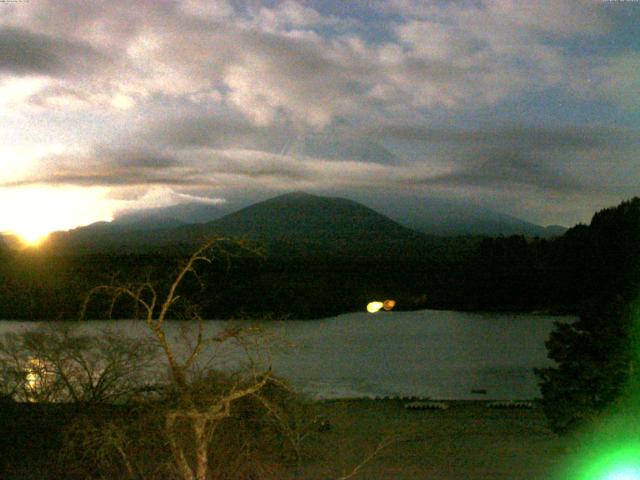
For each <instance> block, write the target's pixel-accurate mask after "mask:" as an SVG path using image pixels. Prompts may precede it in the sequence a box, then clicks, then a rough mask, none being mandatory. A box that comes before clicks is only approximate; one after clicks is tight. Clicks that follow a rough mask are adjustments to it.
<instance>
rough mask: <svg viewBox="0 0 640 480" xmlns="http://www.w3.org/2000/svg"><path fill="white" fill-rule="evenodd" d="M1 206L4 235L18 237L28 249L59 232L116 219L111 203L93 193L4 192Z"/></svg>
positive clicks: (62, 190) (0, 226)
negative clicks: (51, 234)
mask: <svg viewBox="0 0 640 480" xmlns="http://www.w3.org/2000/svg"><path fill="white" fill-rule="evenodd" d="M0 202H1V204H2V205H3V210H2V211H1V212H0V231H2V232H5V233H8V234H11V235H15V236H16V237H18V239H19V240H20V241H21V242H22V243H23V244H24V245H25V246H37V245H39V244H40V243H42V242H43V241H44V240H45V239H46V238H47V237H48V236H49V234H50V233H52V232H55V231H60V230H69V229H71V228H75V227H78V226H81V225H87V224H89V223H93V222H96V221H100V220H111V219H112V212H111V209H110V208H109V205H108V203H107V202H104V201H103V200H102V199H101V195H100V194H99V193H97V192H96V191H93V190H92V189H80V188H64V187H61V188H50V187H41V188H38V187H29V188H16V189H4V190H0Z"/></svg>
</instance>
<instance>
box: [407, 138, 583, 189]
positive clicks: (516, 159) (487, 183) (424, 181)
mask: <svg viewBox="0 0 640 480" xmlns="http://www.w3.org/2000/svg"><path fill="white" fill-rule="evenodd" d="M408 183H410V184H413V185H425V186H428V185H434V186H436V185H437V186H445V187H483V188H494V189H495V188H501V189H502V188H509V187H514V186H518V185H520V186H523V185H524V186H530V187H534V188H536V189H538V190H543V191H545V190H547V191H555V192H563V193H574V192H581V191H586V190H592V189H594V188H596V187H594V186H587V185H584V184H583V183H582V182H580V181H578V180H577V179H576V178H574V177H573V175H572V174H571V173H570V172H568V171H566V170H562V169H560V168H557V167H553V166H550V165H549V161H548V159H542V158H540V157H536V156H535V155H532V154H529V153H525V152H523V151H522V150H513V149H507V148H489V149H482V150H479V151H477V152H475V153H474V154H473V155H468V156H467V157H466V158H465V159H464V160H461V161H460V162H459V163H458V167H457V168H456V169H454V171H452V172H450V173H446V174H441V175H436V176H432V177H427V178H421V179H415V180H411V181H409V182H408Z"/></svg>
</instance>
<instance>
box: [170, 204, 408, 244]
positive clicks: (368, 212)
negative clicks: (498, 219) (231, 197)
mask: <svg viewBox="0 0 640 480" xmlns="http://www.w3.org/2000/svg"><path fill="white" fill-rule="evenodd" d="M182 230H184V231H187V230H193V231H202V232H203V233H207V232H216V233H220V234H225V235H230V236H237V237H247V238H251V239H256V240H263V241H275V240H282V239H289V240H290V239H298V240H312V241H322V242H327V241H330V242H335V241H357V242H363V241H380V240H394V239H406V238H415V237H416V236H418V234H417V233H416V232H414V231H412V230H410V229H409V228H406V227H403V226H402V225H400V224H399V223H397V222H394V221H393V220H391V219H389V218H388V217H386V216H384V215H382V214H380V213H378V212H376V211H375V210H372V209H370V208H369V207H366V206H364V205H362V204H360V203H358V202H355V201H353V200H348V199H345V198H335V197H324V196H318V195H311V194H308V193H302V192H294V193H288V194H284V195H280V196H278V197H274V198H271V199H269V200H265V201H263V202H259V203H256V204H254V205H251V206H249V207H246V208H243V209H241V210H238V211H237V212H234V213H231V214H229V215H226V216H225V217H223V218H221V219H219V220H215V221H213V222H208V223H204V224H201V225H198V226H195V228H194V227H184V228H183V229H182Z"/></svg>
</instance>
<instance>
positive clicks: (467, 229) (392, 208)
mask: <svg viewBox="0 0 640 480" xmlns="http://www.w3.org/2000/svg"><path fill="white" fill-rule="evenodd" d="M362 201H365V200H364V199H362ZM366 204H367V205H369V206H370V207H372V208H374V209H375V210H376V211H378V212H380V213H383V214H384V215H387V216H389V217H390V218H392V219H394V220H395V221H397V222H399V223H401V224H402V225H404V226H406V227H409V228H411V229H413V230H417V231H419V232H423V233H428V234H431V235H440V236H456V235H485V236H498V235H504V236H509V235H524V236H528V237H540V238H549V237H554V236H558V235H562V234H563V233H564V232H565V231H566V230H567V229H566V228H565V227H562V226H557V225H553V226H549V227H543V226H541V225H537V224H535V223H532V222H527V221H526V220H522V219H520V218H516V217H513V216H511V215H507V214H505V213H501V212H497V211H494V210H490V209H488V208H485V207H481V206H477V205H473V204H471V203H465V202H457V201H451V200H443V199H440V198H436V197H417V196H406V197H400V198H386V197H380V198H376V197H372V198H370V199H367V200H366Z"/></svg>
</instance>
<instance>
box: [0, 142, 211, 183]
mask: <svg viewBox="0 0 640 480" xmlns="http://www.w3.org/2000/svg"><path fill="white" fill-rule="evenodd" d="M40 163H41V167H42V168H41V169H40V172H41V173H39V174H38V173H36V174H34V175H32V176H30V177H29V178H26V179H24V180H17V181H11V182H5V183H2V184H1V185H0V186H2V187H19V186H27V185H34V184H48V185H76V186H105V187H108V186H126V185H150V184H163V185H186V184H191V183H198V181H197V178H196V176H197V173H199V172H198V171H197V170H196V171H194V170H193V169H189V168H186V167H184V166H183V164H182V162H180V161H179V160H178V159H177V158H175V157H173V156H171V155H168V154H165V153H161V152H158V151H156V150H155V149H151V148H137V149H134V148H123V149H115V148H111V147H105V146H97V147H95V148H94V149H93V151H92V153H91V154H79V155H52V156H49V157H47V158H44V159H42V160H41V161H40Z"/></svg>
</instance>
